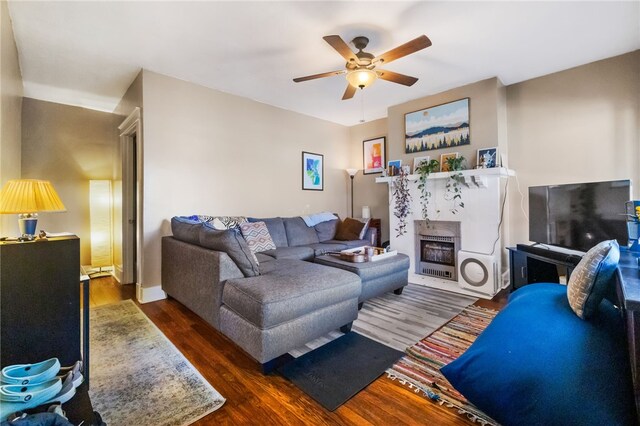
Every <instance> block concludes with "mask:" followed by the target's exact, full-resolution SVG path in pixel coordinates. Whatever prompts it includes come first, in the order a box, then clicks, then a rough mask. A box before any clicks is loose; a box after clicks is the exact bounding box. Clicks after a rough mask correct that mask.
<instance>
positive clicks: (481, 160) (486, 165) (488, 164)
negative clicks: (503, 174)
mask: <svg viewBox="0 0 640 426" xmlns="http://www.w3.org/2000/svg"><path fill="white" fill-rule="evenodd" d="M476 167H477V168H478V169H492V168H494V167H498V148H497V147H494V148H481V149H479V150H478V155H477V158H476Z"/></svg>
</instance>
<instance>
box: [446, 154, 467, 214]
mask: <svg viewBox="0 0 640 426" xmlns="http://www.w3.org/2000/svg"><path fill="white" fill-rule="evenodd" d="M446 161H447V166H448V168H449V171H450V172H451V175H450V176H449V179H447V184H446V189H447V192H446V193H445V199H447V200H451V201H453V206H452V207H451V213H453V214H456V213H458V208H461V209H463V208H464V202H462V189H461V188H460V184H462V183H464V177H463V175H462V173H460V171H461V170H464V163H465V161H466V160H465V158H464V157H463V156H460V157H457V158H447V159H446Z"/></svg>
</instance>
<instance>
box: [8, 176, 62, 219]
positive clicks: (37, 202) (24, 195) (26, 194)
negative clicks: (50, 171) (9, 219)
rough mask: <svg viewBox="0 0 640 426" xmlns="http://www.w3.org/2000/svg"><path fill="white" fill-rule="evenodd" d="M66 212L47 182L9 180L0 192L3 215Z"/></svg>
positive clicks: (51, 186)
mask: <svg viewBox="0 0 640 426" xmlns="http://www.w3.org/2000/svg"><path fill="white" fill-rule="evenodd" d="M66 210H67V209H66V208H65V207H64V204H62V200H60V197H59V196H58V193H57V192H56V190H55V189H53V185H51V182H49V181H48V180H37V179H16V180H10V181H8V182H7V183H6V184H5V185H4V187H3V188H2V191H1V192H0V213H3V214H22V213H38V212H64V211H66Z"/></svg>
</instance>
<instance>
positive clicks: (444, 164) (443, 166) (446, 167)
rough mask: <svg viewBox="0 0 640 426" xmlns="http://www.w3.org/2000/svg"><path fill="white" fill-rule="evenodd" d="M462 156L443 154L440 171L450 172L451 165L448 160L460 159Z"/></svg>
mask: <svg viewBox="0 0 640 426" xmlns="http://www.w3.org/2000/svg"><path fill="white" fill-rule="evenodd" d="M459 155H460V154H459V153H457V152H450V153H449V154H441V155H440V171H441V172H449V171H450V170H449V163H447V158H458V156H459Z"/></svg>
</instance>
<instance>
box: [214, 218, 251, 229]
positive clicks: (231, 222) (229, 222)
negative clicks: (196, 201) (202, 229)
mask: <svg viewBox="0 0 640 426" xmlns="http://www.w3.org/2000/svg"><path fill="white" fill-rule="evenodd" d="M246 221H247V218H246V217H244V216H213V217H211V216H209V220H208V221H207V222H211V224H212V225H213V228H214V229H217V230H220V231H224V230H225V229H234V228H239V227H240V225H242V224H243V223H245V222H246Z"/></svg>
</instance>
